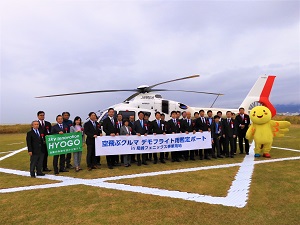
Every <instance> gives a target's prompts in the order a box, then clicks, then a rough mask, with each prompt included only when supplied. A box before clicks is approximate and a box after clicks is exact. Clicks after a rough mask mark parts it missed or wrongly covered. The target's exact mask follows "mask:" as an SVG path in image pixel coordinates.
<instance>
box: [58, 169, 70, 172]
mask: <svg viewBox="0 0 300 225" xmlns="http://www.w3.org/2000/svg"><path fill="white" fill-rule="evenodd" d="M59 172H69V170H66V169H63V170H59Z"/></svg>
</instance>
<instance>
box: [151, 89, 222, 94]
mask: <svg viewBox="0 0 300 225" xmlns="http://www.w3.org/2000/svg"><path fill="white" fill-rule="evenodd" d="M152 91H178V92H189V93H197V94H207V95H219V96H220V95H224V94H221V93H214V92H206V91H186V90H169V89H152Z"/></svg>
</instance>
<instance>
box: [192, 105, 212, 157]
mask: <svg viewBox="0 0 300 225" xmlns="http://www.w3.org/2000/svg"><path fill="white" fill-rule="evenodd" d="M199 114H200V117H199V118H198V119H196V121H195V127H196V131H200V132H203V131H210V127H209V125H208V122H207V120H206V118H205V117H204V114H205V112H204V110H203V109H201V110H200V111H199ZM210 150H211V149H204V159H207V160H210V158H209V156H208V154H209V152H210ZM199 157H200V160H202V159H203V149H200V150H199Z"/></svg>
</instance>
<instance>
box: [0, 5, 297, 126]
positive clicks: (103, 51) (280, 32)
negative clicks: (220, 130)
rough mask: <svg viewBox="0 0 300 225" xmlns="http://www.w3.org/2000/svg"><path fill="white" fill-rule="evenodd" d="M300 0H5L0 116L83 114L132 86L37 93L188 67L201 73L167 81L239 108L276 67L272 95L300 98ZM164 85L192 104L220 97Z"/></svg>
mask: <svg viewBox="0 0 300 225" xmlns="http://www.w3.org/2000/svg"><path fill="white" fill-rule="evenodd" d="M299 4H300V3H299V2H297V1H295V2H292V1H290V2H280V1H279V2H273V1H272V2H267V1H264V2H248V1H246V2H228V1H224V2H222V1H221V2H220V1H218V2H214V1H213V2H210V1H198V2H197V1H188V2H179V1H177V2H176V1H175V2H172V1H169V2H156V1H150V2H136V1H133V2H132V1H84V2H81V1H54V2H53V1H6V2H1V59H0V60H1V116H0V123H15V122H22V123H26V122H29V121H31V120H32V119H33V118H35V114H36V111H37V110H40V109H43V110H45V111H46V113H47V117H48V120H50V121H53V120H54V118H55V116H56V114H58V113H61V112H62V111H65V110H68V111H70V112H71V114H72V116H75V115H80V116H82V117H83V118H84V117H85V116H86V115H87V114H88V112H89V111H94V110H98V109H103V108H105V107H108V106H110V105H113V104H116V103H118V102H121V101H123V100H124V99H125V98H126V97H127V96H129V95H130V94H131V93H128V95H127V93H113V94H91V95H85V96H70V97H64V98H63V97H59V98H54V99H35V98H34V96H39V95H47V94H57V93H68V92H77V91H90V90H99V89H100V90H102V89H128V88H129V89H131V88H136V87H138V86H139V85H141V84H149V85H151V84H155V83H158V82H161V81H164V80H170V79H174V78H178V77H182V76H188V75H192V74H200V75H201V77H200V78H198V79H194V80H189V81H182V82H180V83H173V84H168V85H164V86H161V88H170V89H178V87H180V89H187V90H198V91H210V92H223V93H225V94H226V95H225V96H223V97H222V98H220V99H219V100H218V101H217V103H216V106H220V107H221V106H224V107H225V106H226V107H227V106H230V107H238V106H239V104H240V103H241V101H242V99H243V98H244V96H246V95H247V93H248V91H249V90H250V88H251V86H252V85H253V84H254V82H255V81H256V79H257V78H258V76H259V75H264V74H274V75H277V76H278V77H277V79H276V81H275V85H274V88H273V91H272V95H271V101H272V102H273V103H274V104H283V103H294V104H295V103H297V104H299V102H300V100H299V94H300V93H299ZM15 15H18V16H15ZM283 93H284V95H283ZM162 94H163V96H164V97H165V98H170V99H173V100H178V101H181V102H184V103H186V104H188V105H196V106H198V105H199V106H202V105H203V106H210V104H211V102H212V101H213V100H214V97H212V96H205V95H190V94H182V93H174V92H171V93H162ZM12 112H16V113H17V116H14V117H12V116H11V115H12Z"/></svg>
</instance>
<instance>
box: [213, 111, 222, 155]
mask: <svg viewBox="0 0 300 225" xmlns="http://www.w3.org/2000/svg"><path fill="white" fill-rule="evenodd" d="M210 128H211V130H210V132H211V138H212V157H213V158H215V159H216V158H223V156H222V155H221V152H220V138H221V137H222V135H223V127H222V123H221V122H220V117H219V116H218V115H215V116H214V122H213V123H212V125H211V126H210Z"/></svg>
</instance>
